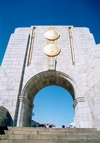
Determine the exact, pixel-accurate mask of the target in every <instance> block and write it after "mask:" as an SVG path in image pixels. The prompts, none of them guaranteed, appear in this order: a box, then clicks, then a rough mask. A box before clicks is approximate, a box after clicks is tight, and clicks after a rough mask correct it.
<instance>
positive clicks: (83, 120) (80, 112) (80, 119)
mask: <svg viewBox="0 0 100 143" xmlns="http://www.w3.org/2000/svg"><path fill="white" fill-rule="evenodd" d="M74 108H75V122H76V127H77V128H92V118H91V112H90V108H89V106H88V103H87V102H86V101H85V100H84V97H78V98H76V99H75V102H74Z"/></svg>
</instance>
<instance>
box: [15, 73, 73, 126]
mask: <svg viewBox="0 0 100 143" xmlns="http://www.w3.org/2000/svg"><path fill="white" fill-rule="evenodd" d="M71 81H72V79H71V78H70V77H69V76H67V75H65V74H64V73H62V72H57V71H46V72H42V73H39V74H37V75H35V76H34V77H32V78H31V79H30V80H29V81H28V82H27V84H26V85H25V87H24V89H23V92H22V96H21V97H20V98H19V100H20V102H21V104H20V106H21V107H20V111H19V114H20V117H19V118H18V122H17V125H18V126H31V117H32V109H33V107H34V105H33V101H34V98H35V96H36V94H37V93H38V92H39V91H40V90H41V89H43V88H45V87H48V86H60V87H62V88H64V89H66V90H67V91H68V92H69V93H70V95H71V96H72V99H73V101H74V99H75V92H74V87H73V85H72V83H71ZM73 82H74V81H73Z"/></svg>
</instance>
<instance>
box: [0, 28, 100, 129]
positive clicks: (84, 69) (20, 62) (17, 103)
mask: <svg viewBox="0 0 100 143" xmlns="http://www.w3.org/2000/svg"><path fill="white" fill-rule="evenodd" d="M99 63H100V44H96V43H95V40H94V37H93V34H92V33H90V31H89V29H88V28H86V27H84V28H80V27H73V26H31V27H27V28H16V29H15V31H14V33H13V34H11V36H10V40H9V43H8V45H7V49H6V52H5V55H4V58H3V62H2V65H1V66H0V106H2V107H4V108H5V109H7V111H8V112H9V114H10V115H11V119H12V124H13V126H30V120H31V115H32V108H33V106H34V105H33V104H32V103H33V100H34V97H35V95H36V93H37V92H38V91H40V90H41V89H42V88H44V87H46V86H49V85H58V86H61V87H63V88H65V89H66V90H68V91H69V93H70V94H71V96H72V98H73V100H74V108H75V122H76V127H77V128H97V129H98V130H100V110H98V109H99V108H100V76H99V73H100V66H99V65H100V64H99ZM0 116H1V115H0ZM5 118H6V117H5Z"/></svg>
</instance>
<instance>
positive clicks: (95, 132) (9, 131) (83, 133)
mask: <svg viewBox="0 0 100 143" xmlns="http://www.w3.org/2000/svg"><path fill="white" fill-rule="evenodd" d="M5 134H14V135H16V134H23V135H24V134H25V135H28V134H35V135H37V134H43V135H45V134H46V135H48V134H49V135H52V134H53V135H70V134H71V135H90V134H91V135H94V134H96V135H100V131H93V132H85V131H84V132H76V131H73V132H72V131H63V132H62V131H60V132H58V131H54V130H46V131H44V130H42V131H40V130H36V131H35V130H34V131H33V130H32V131H30V130H22V131H21V130H13V131H12V130H5Z"/></svg>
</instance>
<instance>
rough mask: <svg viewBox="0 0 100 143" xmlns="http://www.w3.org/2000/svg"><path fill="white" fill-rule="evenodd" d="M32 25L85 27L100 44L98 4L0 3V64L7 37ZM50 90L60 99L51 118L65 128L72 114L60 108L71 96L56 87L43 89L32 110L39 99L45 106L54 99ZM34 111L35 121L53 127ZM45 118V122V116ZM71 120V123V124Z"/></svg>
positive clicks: (91, 0) (54, 0)
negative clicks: (19, 29)
mask: <svg viewBox="0 0 100 143" xmlns="http://www.w3.org/2000/svg"><path fill="white" fill-rule="evenodd" d="M32 25H73V26H74V27H88V28H89V29H90V31H91V33H93V35H94V38H95V41H96V43H97V44H98V43H100V0H0V64H1V61H2V58H3V55H4V52H5V50H6V46H7V43H8V40H9V37H10V35H11V34H12V33H13V32H14V29H15V28H17V27H30V26H32ZM49 90H50V91H51V92H56V91H59V95H57V96H58V101H56V100H54V101H52V102H53V103H52V104H53V105H54V102H55V104H56V102H57V103H58V104H56V105H57V107H54V106H53V107H52V110H53V109H55V108H57V109H58V110H57V113H56V114H55V113H54V114H53V116H52V118H53V117H54V116H55V119H54V121H55V120H56V121H58V115H59V117H61V116H62V117H61V118H60V120H59V121H58V122H61V124H62V122H64V124H65V122H66V125H67V124H69V121H68V120H69V119H68V118H69V116H70V117H71V116H72V118H73V115H71V113H72V114H73V111H71V108H70V109H69V108H68V107H66V108H67V109H68V110H67V112H69V111H70V114H69V115H67V114H66V112H65V111H64V112H63V110H65V106H67V105H65V104H64V106H63V107H62V105H63V102H64V103H65V101H66V103H67V101H68V100H70V99H69V97H70V98H71V96H67V95H68V94H67V92H66V98H65V90H64V89H61V88H57V89H56V87H52V88H51V87H47V88H46V89H43V91H40V95H39V94H38V95H37V96H36V98H37V99H35V100H37V101H39V100H40V102H37V101H35V102H36V103H35V108H36V104H39V105H41V104H42V103H41V98H40V99H38V98H39V97H42V98H43V99H44V101H45V103H49V98H51V97H52V96H53V98H54V99H55V94H57V93H55V94H54V95H52V94H50V95H49V94H48V93H49V92H48V91H49ZM62 90H63V91H62ZM51 92H50V93H51ZM63 92H64V93H63ZM61 95H62V96H61ZM60 101H62V102H60ZM50 102H51V101H50ZM70 102H72V101H70ZM67 104H68V103H67ZM71 104H72V103H71ZM37 107H39V106H37ZM42 107H44V104H42V105H41V106H40V107H39V108H41V110H42ZM70 107H71V106H70ZM35 108H34V114H35V115H34V118H35V117H36V118H38V119H39V121H40V122H52V123H53V121H52V120H49V119H47V120H46V121H45V120H44V118H42V116H41V117H40V111H39V115H37V113H38V112H36V111H37V110H38V109H35ZM45 108H47V106H45ZM49 108H51V106H50V107H48V108H47V110H49ZM62 108H63V109H62ZM61 109H62V110H61ZM60 110H61V111H60ZM51 112H53V111H51ZM54 112H55V111H54ZM62 112H63V113H62ZM41 114H42V115H44V114H45V115H47V114H46V113H45V111H44V110H42V111H41ZM50 114H51V113H50ZM45 117H46V118H47V116H45ZM48 117H49V115H48ZM65 118H67V119H65ZM72 118H71V119H70V122H71V121H72V120H73V119H72ZM67 121H68V122H67ZM54 123H55V122H54Z"/></svg>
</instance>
